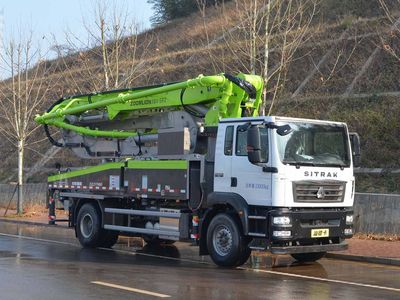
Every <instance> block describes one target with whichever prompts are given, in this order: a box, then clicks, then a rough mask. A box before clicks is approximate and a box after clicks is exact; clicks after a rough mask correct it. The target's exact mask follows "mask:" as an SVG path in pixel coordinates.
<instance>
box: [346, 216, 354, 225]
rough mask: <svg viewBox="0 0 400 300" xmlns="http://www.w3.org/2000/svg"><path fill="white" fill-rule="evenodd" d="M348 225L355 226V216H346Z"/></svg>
mask: <svg viewBox="0 0 400 300" xmlns="http://www.w3.org/2000/svg"><path fill="white" fill-rule="evenodd" d="M346 224H347V225H350V224H353V215H347V216H346Z"/></svg>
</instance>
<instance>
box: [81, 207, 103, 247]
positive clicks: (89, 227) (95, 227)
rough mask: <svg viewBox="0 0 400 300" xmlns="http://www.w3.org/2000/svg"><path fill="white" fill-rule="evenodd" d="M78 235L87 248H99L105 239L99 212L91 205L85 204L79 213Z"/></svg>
mask: <svg viewBox="0 0 400 300" xmlns="http://www.w3.org/2000/svg"><path fill="white" fill-rule="evenodd" d="M76 234H77V236H78V240H79V242H80V244H81V245H82V246H83V247H85V248H95V247H99V246H100V245H101V244H102V242H103V239H104V236H103V234H104V232H103V230H102V228H101V218H100V214H99V212H98V210H97V209H96V207H94V205H92V204H90V203H86V204H84V205H83V206H82V207H81V209H80V210H79V213H78V218H77V223H76Z"/></svg>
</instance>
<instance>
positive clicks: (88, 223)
mask: <svg viewBox="0 0 400 300" xmlns="http://www.w3.org/2000/svg"><path fill="white" fill-rule="evenodd" d="M80 227H81V233H82V235H83V237H84V238H89V237H90V236H91V234H92V232H93V219H92V216H91V215H90V214H86V215H84V216H83V218H82V220H81V224H80Z"/></svg>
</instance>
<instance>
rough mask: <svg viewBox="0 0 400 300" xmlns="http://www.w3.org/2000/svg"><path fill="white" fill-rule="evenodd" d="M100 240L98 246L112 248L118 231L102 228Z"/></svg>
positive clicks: (116, 239)
mask: <svg viewBox="0 0 400 300" xmlns="http://www.w3.org/2000/svg"><path fill="white" fill-rule="evenodd" d="M102 231H103V233H102V236H103V238H102V241H101V242H100V244H99V246H98V247H102V248H112V246H114V245H115V244H116V243H117V241H118V232H117V231H113V230H102Z"/></svg>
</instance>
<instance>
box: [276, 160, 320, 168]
mask: <svg viewBox="0 0 400 300" xmlns="http://www.w3.org/2000/svg"><path fill="white" fill-rule="evenodd" d="M283 163H284V164H285V165H286V164H289V165H292V166H296V168H297V169H298V168H300V166H313V167H315V163H312V162H307V161H283Z"/></svg>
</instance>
